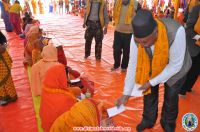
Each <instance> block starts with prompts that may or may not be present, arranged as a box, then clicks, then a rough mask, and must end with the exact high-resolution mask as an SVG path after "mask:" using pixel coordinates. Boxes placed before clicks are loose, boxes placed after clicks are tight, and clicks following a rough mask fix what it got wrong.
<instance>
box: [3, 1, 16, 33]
mask: <svg viewBox="0 0 200 132" xmlns="http://www.w3.org/2000/svg"><path fill="white" fill-rule="evenodd" d="M0 6H1V18H2V19H3V21H4V24H5V28H6V31H7V32H12V31H13V28H12V24H11V23H10V20H9V9H10V2H9V0H2V1H0Z"/></svg>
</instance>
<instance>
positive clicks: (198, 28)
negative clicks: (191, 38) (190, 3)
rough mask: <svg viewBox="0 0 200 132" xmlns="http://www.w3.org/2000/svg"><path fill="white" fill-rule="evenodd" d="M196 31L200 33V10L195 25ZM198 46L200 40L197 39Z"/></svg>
mask: <svg viewBox="0 0 200 132" xmlns="http://www.w3.org/2000/svg"><path fill="white" fill-rule="evenodd" d="M194 31H195V32H196V33H197V34H199V35H200V12H199V18H198V20H197V22H196V24H195V25H194ZM195 44H197V45H198V46H200V41H196V43H195Z"/></svg>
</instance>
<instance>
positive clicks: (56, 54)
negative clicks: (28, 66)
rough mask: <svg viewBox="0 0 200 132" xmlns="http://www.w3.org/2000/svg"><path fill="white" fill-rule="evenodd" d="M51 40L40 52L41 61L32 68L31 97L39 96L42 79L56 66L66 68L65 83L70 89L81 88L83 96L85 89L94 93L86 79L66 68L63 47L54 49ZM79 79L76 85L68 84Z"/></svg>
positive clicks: (90, 83) (91, 84)
mask: <svg viewBox="0 0 200 132" xmlns="http://www.w3.org/2000/svg"><path fill="white" fill-rule="evenodd" d="M55 43H56V42H54V41H53V40H50V41H49V44H48V45H47V46H45V47H44V48H43V50H42V53H41V56H42V59H41V60H39V61H38V62H37V63H35V64H34V65H33V66H32V74H31V89H32V92H33V95H35V96H40V95H41V91H42V81H43V79H44V76H45V74H46V71H47V70H48V69H49V68H50V67H52V66H54V65H56V64H59V63H61V64H63V65H64V66H66V68H65V69H66V75H67V81H68V85H69V86H70V87H74V86H77V87H80V88H82V93H83V94H85V93H86V92H87V88H88V89H90V92H91V93H92V95H93V93H94V88H93V87H94V84H93V83H92V82H91V81H89V80H88V79H87V78H86V77H81V74H80V73H79V72H78V71H76V70H73V69H72V68H70V67H68V66H67V59H66V56H65V53H64V50H63V47H62V46H61V45H60V46H57V47H55V46H54V45H53V44H55ZM78 78H80V81H79V82H78V83H77V82H76V83H75V84H74V83H72V82H70V81H71V80H73V79H77V80H78Z"/></svg>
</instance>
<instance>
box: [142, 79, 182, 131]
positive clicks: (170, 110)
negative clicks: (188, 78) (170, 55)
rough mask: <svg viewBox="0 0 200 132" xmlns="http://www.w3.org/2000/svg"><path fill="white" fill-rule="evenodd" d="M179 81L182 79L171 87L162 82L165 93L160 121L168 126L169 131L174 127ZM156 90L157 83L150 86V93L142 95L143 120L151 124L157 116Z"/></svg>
mask: <svg viewBox="0 0 200 132" xmlns="http://www.w3.org/2000/svg"><path fill="white" fill-rule="evenodd" d="M181 82H182V80H179V81H178V82H177V83H176V84H174V85H173V86H172V87H169V86H168V85H167V84H164V87H165V93H164V102H163V107H162V113H161V122H162V123H163V124H162V125H164V126H166V125H168V127H170V128H171V130H172V131H171V132H174V130H175V127H176V118H177V116H178V100H179V97H178V93H179V90H180V83H181ZM158 91H159V86H158V85H157V86H155V87H151V94H149V95H145V96H144V108H143V121H145V122H146V123H147V124H149V125H151V126H153V125H154V124H155V123H156V119H157V116H158Z"/></svg>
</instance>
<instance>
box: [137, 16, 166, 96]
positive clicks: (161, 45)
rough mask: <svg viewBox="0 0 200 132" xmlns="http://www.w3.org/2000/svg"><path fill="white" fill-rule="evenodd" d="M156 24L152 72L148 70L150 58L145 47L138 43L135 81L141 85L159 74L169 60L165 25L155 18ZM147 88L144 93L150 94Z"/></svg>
mask: <svg viewBox="0 0 200 132" xmlns="http://www.w3.org/2000/svg"><path fill="white" fill-rule="evenodd" d="M156 21H157V24H158V38H157V41H156V42H155V48H154V55H153V59H152V74H151V76H149V72H150V59H149V56H148V54H147V53H146V51H145V49H144V48H143V47H142V46H141V45H140V44H139V45H138V62H137V68H136V80H135V81H136V83H138V84H141V85H143V84H144V83H146V82H147V81H149V80H150V79H152V78H154V77H156V76H157V75H158V74H160V73H161V72H162V71H163V69H164V68H165V66H166V65H167V64H168V60H169V44H168V37H167V31H166V27H165V25H164V24H163V23H162V22H160V21H159V20H156ZM150 93H151V89H149V90H148V91H147V92H146V93H144V94H145V95H146V94H150Z"/></svg>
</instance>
